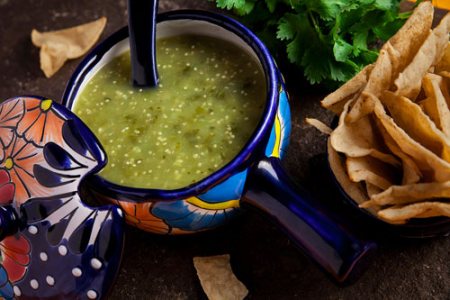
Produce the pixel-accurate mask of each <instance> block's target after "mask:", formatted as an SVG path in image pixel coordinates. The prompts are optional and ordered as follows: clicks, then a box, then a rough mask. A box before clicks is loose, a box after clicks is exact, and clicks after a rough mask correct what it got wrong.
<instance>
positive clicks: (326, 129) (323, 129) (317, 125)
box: [305, 118, 333, 135]
mask: <svg viewBox="0 0 450 300" xmlns="http://www.w3.org/2000/svg"><path fill="white" fill-rule="evenodd" d="M305 122H306V123H307V124H309V125H311V126H313V127H314V128H316V129H317V130H319V131H320V132H322V133H323V134H326V135H330V134H331V132H333V129H331V128H330V127H328V125H326V124H325V123H323V122H322V121H320V120H317V119H313V118H305Z"/></svg>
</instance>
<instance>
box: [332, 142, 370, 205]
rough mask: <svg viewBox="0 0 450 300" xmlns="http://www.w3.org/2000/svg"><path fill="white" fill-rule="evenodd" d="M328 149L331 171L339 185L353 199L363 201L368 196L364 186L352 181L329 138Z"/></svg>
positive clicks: (357, 201)
mask: <svg viewBox="0 0 450 300" xmlns="http://www.w3.org/2000/svg"><path fill="white" fill-rule="evenodd" d="M327 149H328V162H329V164H330V168H331V171H332V172H333V174H334V176H335V178H336V180H337V181H338V183H339V185H340V186H341V187H342V189H343V190H344V191H345V193H346V194H347V195H348V196H349V197H350V198H351V199H353V200H354V201H355V202H356V203H358V204H359V203H363V202H364V201H366V200H367V199H368V198H367V196H366V194H365V192H364V190H363V188H362V186H361V185H360V184H358V183H355V182H352V181H350V179H349V177H348V175H347V173H346V170H345V166H344V164H343V163H342V160H341V158H340V157H339V153H337V152H336V150H334V149H333V147H332V146H331V141H330V139H328V143H327Z"/></svg>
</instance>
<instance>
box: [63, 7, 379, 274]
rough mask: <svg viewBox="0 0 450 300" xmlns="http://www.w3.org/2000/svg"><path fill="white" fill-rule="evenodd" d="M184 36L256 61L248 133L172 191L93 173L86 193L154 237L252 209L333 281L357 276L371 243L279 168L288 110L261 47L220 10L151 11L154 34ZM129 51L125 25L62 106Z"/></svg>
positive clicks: (94, 55) (79, 75)
mask: <svg viewBox="0 0 450 300" xmlns="http://www.w3.org/2000/svg"><path fill="white" fill-rule="evenodd" d="M185 33H191V34H192V33H193V34H203V35H210V36H214V37H216V38H222V39H225V40H227V41H230V42H232V43H234V44H237V45H238V46H239V47H241V48H242V49H243V51H247V52H248V53H249V54H250V55H252V56H254V57H255V58H257V59H258V61H259V63H260V65H261V68H262V69H263V71H264V73H265V78H266V87H267V93H266V95H267V99H266V105H265V108H264V112H263V117H262V118H261V120H260V122H259V124H258V126H257V128H256V129H255V131H254V132H253V135H252V136H251V138H250V139H249V140H248V142H247V143H246V144H245V146H244V147H243V149H242V150H241V151H240V153H239V154H238V155H237V156H236V157H235V158H234V159H232V160H231V161H230V162H229V163H228V164H226V165H225V166H224V167H223V168H221V169H220V170H218V171H216V172H214V173H212V174H210V175H209V176H208V177H206V178H204V179H203V180H200V181H199V182H196V183H194V184H192V185H190V186H187V187H184V188H181V189H176V190H158V189H140V188H130V187H126V186H121V185H117V184H114V183H112V182H109V181H107V180H106V179H105V178H102V177H101V176H100V175H93V176H90V178H88V179H87V180H86V181H87V186H88V187H89V190H90V192H91V193H92V194H93V195H94V196H95V197H96V198H98V199H101V200H102V201H107V202H109V203H114V204H117V205H119V206H120V207H121V208H122V209H123V210H124V212H125V215H126V219H127V221H128V223H130V224H132V225H134V226H136V227H138V228H141V229H143V230H147V231H150V232H155V233H161V234H186V233H194V232H199V231H204V230H208V229H211V228H215V227H217V226H219V225H222V224H224V223H225V222H226V221H228V220H230V219H232V218H233V217H235V216H236V215H237V214H238V213H239V211H240V208H241V207H242V206H250V207H254V208H257V209H259V210H260V211H261V212H263V213H265V214H266V215H267V216H269V217H270V218H271V219H272V220H273V221H274V222H275V223H277V224H279V225H280V226H281V228H282V229H283V230H284V231H285V232H287V233H288V234H289V236H290V237H291V238H292V239H293V241H294V242H295V243H296V244H297V245H299V247H300V248H301V249H302V250H304V252H305V253H306V254H307V255H308V256H309V257H311V258H312V259H313V260H314V261H315V262H317V263H318V264H319V265H320V266H321V267H322V268H323V269H325V270H326V271H328V272H329V273H330V274H331V275H332V276H333V277H334V278H335V279H337V280H338V281H344V280H346V279H349V278H350V277H353V276H356V275H357V274H359V271H360V269H361V268H362V267H363V266H364V262H366V259H365V258H367V254H368V253H370V252H371V250H373V249H374V245H373V244H372V243H370V242H363V241H361V240H359V239H358V238H357V237H356V236H355V235H354V234H353V233H352V231H351V228H350V227H349V226H347V227H345V226H343V224H337V223H336V222H335V221H334V219H333V218H332V217H331V215H332V213H331V212H329V211H327V209H326V208H325V207H322V206H321V205H319V204H318V203H317V202H315V201H314V200H312V199H311V198H310V197H309V196H308V195H307V193H306V192H305V191H304V190H302V189H299V188H296V187H294V185H293V184H291V183H290V180H289V179H288V176H286V174H285V173H284V171H283V169H282V167H281V164H280V158H282V157H283V154H284V153H285V151H286V147H287V144H288V139H289V133H290V127H291V121H290V110H289V105H288V98H287V94H286V91H285V88H284V84H283V79H282V76H281V74H280V73H279V71H278V69H277V67H276V65H275V63H274V61H273V59H272V57H271V55H270V53H269V52H268V50H267V48H266V47H265V46H264V45H263V43H262V42H261V41H260V40H259V39H258V38H257V37H256V36H255V35H254V34H253V33H252V32H251V31H250V30H249V29H247V28H246V27H245V26H243V25H242V24H240V23H238V22H237V21H235V20H233V19H231V18H229V17H226V16H223V15H219V14H213V13H207V12H199V11H174V12H168V13H164V14H160V15H159V16H158V27H157V37H164V36H169V35H179V34H185ZM128 49H129V41H128V29H127V28H123V29H121V30H119V31H118V32H116V33H115V34H113V35H112V36H110V37H109V38H108V39H106V40H105V41H104V42H103V43H101V44H100V45H99V46H98V47H97V48H95V49H94V50H93V51H92V52H91V53H90V54H89V55H88V56H87V57H86V58H85V59H84V60H83V61H82V63H81V64H80V66H79V67H78V68H77V70H76V71H75V73H74V75H73V76H72V78H71V80H70V81H69V83H68V86H67V89H66V92H65V94H64V98H63V104H64V105H66V106H67V107H68V108H72V107H73V106H74V103H75V102H76V101H77V99H78V96H79V94H80V92H81V91H82V90H83V88H84V86H85V85H86V84H87V82H89V80H90V78H92V76H93V75H94V74H95V72H96V71H98V70H99V69H100V68H101V67H102V66H104V65H105V64H106V63H108V62H109V61H110V60H111V59H112V58H114V57H116V56H118V55H120V54H121V53H123V52H124V51H127V50H128ZM168 180H170V178H168Z"/></svg>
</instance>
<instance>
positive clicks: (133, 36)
mask: <svg viewBox="0 0 450 300" xmlns="http://www.w3.org/2000/svg"><path fill="white" fill-rule="evenodd" d="M157 10H158V0H128V30H129V34H130V53H131V73H132V79H133V85H134V86H137V87H156V86H157V85H158V70H157V69H156V53H155V46H156V43H155V40H156V30H155V29H156V13H157Z"/></svg>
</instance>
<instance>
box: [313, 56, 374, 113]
mask: <svg viewBox="0 0 450 300" xmlns="http://www.w3.org/2000/svg"><path fill="white" fill-rule="evenodd" d="M373 67H374V65H373V64H372V65H367V66H366V67H364V68H363V69H362V70H361V72H359V73H358V74H356V75H355V76H354V77H353V78H352V79H350V80H349V81H347V82H346V83H345V84H343V85H342V86H341V87H340V88H339V89H337V90H336V91H335V92H333V93H331V94H329V95H328V96H326V97H325V98H324V99H323V100H322V101H321V102H320V103H321V104H322V106H323V107H325V108H327V109H329V110H331V111H333V112H334V113H336V114H338V115H339V114H341V112H342V109H343V107H344V104H345V103H346V102H347V101H348V100H349V99H351V98H352V97H354V96H355V95H359V94H360V93H361V91H362V89H363V88H364V87H365V86H366V84H367V80H368V77H369V75H370V72H372V69H373Z"/></svg>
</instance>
